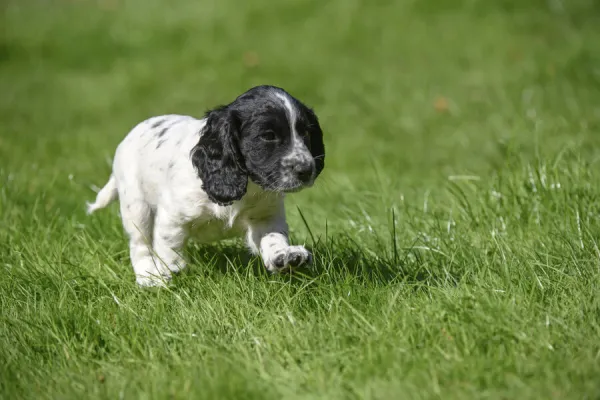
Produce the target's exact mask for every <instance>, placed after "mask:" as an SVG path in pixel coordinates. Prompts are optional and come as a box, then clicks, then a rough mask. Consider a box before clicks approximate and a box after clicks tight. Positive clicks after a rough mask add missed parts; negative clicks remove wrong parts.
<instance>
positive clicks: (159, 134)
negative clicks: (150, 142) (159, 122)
mask: <svg viewBox="0 0 600 400" xmlns="http://www.w3.org/2000/svg"><path fill="white" fill-rule="evenodd" d="M168 130H169V127H166V128H165V129H163V130H162V131H160V132H159V133H158V137H159V138H161V137H163V136H164V134H165V133H167V131H168Z"/></svg>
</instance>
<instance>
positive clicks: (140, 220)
mask: <svg viewBox="0 0 600 400" xmlns="http://www.w3.org/2000/svg"><path fill="white" fill-rule="evenodd" d="M128 194H129V193H128ZM154 214H155V213H154V211H153V210H152V208H151V207H150V205H149V204H148V203H146V202H145V201H143V200H141V199H136V198H131V197H129V196H123V197H122V198H121V218H122V220H123V227H124V228H125V231H126V232H127V235H128V236H129V256H130V259H131V264H132V266H133V272H134V273H135V277H136V281H137V283H138V285H140V286H164V285H165V283H166V281H168V280H170V279H171V273H170V271H169V270H168V269H166V268H164V267H163V266H162V265H161V264H160V263H155V260H154V258H153V257H152V236H153V235H152V233H153V232H152V230H153V229H154Z"/></svg>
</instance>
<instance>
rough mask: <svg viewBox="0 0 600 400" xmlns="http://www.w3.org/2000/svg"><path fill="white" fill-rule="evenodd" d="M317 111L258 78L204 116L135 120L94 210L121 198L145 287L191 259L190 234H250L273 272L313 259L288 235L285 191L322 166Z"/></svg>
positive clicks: (304, 183) (303, 184) (308, 182)
mask: <svg viewBox="0 0 600 400" xmlns="http://www.w3.org/2000/svg"><path fill="white" fill-rule="evenodd" d="M324 163H325V148H324V145H323V132H322V131H321V127H320V125H319V121H318V118H317V116H316V115H315V113H314V112H313V111H312V110H311V109H310V108H309V107H307V106H306V105H304V104H303V103H301V102H300V101H299V100H298V99H296V98H294V97H293V96H291V95H290V94H289V93H287V92H286V91H285V90H283V89H281V88H278V87H275V86H267V85H263V86H257V87H254V88H252V89H250V90H248V91H247V92H245V93H243V94H242V95H240V96H239V97H238V98H236V99H235V100H234V101H233V102H232V103H230V104H228V105H226V106H220V107H218V108H215V109H213V110H211V111H208V112H207V113H206V115H205V116H204V117H203V118H202V119H196V118H193V117H190V116H182V115H163V116H158V117H152V118H150V119H147V120H145V121H143V122H141V123H139V124H138V125H137V126H135V127H134V128H133V129H132V130H131V131H130V132H129V134H128V135H127V136H126V137H125V139H124V140H123V141H122V142H121V143H120V144H119V146H118V147H117V149H116V153H115V157H114V162H113V169H112V174H111V176H110V179H109V180H108V183H107V184H106V186H104V188H102V189H101V190H100V191H99V192H98V195H97V197H96V201H95V202H94V203H88V204H87V206H88V208H87V210H88V214H91V213H93V212H94V211H96V210H98V209H100V208H104V207H106V206H107V205H108V204H110V203H111V202H112V201H114V200H116V199H117V198H118V199H119V203H120V214H121V219H122V222H123V227H124V230H125V232H126V233H127V236H128V237H129V251H130V258H131V263H132V266H133V270H134V272H135V275H136V280H137V283H138V284H139V285H140V286H156V285H164V284H165V283H166V282H168V281H169V279H170V278H171V275H172V273H176V272H178V271H181V270H182V269H183V268H185V266H186V263H185V260H184V259H183V257H182V255H181V254H182V249H183V247H184V245H185V243H186V241H187V239H188V238H190V237H193V238H194V239H196V240H198V241H200V242H212V241H218V240H222V239H226V238H232V237H237V236H245V239H246V242H247V244H248V246H249V248H250V250H251V252H252V253H253V254H258V255H260V256H261V258H262V260H263V262H264V264H265V267H266V268H267V269H268V270H269V271H271V272H278V271H284V270H285V271H287V270H290V269H291V268H294V267H298V266H300V265H303V264H309V263H310V262H311V261H312V255H311V254H310V252H309V251H307V250H306V249H305V248H304V247H303V246H291V245H290V244H289V242H288V226H287V223H286V219H285V210H284V196H285V194H286V193H289V192H296V191H299V190H302V189H303V188H307V187H310V186H312V185H313V183H314V181H315V179H316V178H317V176H319V174H320V173H321V171H322V170H323V167H324V165H325V164H324Z"/></svg>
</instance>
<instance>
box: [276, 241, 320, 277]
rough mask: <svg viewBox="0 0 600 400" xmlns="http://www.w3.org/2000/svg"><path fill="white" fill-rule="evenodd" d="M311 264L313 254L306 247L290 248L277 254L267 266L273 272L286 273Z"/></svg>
mask: <svg viewBox="0 0 600 400" xmlns="http://www.w3.org/2000/svg"><path fill="white" fill-rule="evenodd" d="M311 263H312V254H310V252H309V251H308V250H306V249H305V248H304V246H289V247H286V248H285V249H282V250H278V251H277V252H275V254H274V255H273V257H272V258H271V259H270V260H269V262H267V264H266V265H267V269H268V270H269V271H271V272H284V271H290V270H292V269H294V268H297V267H300V266H302V265H308V264H311Z"/></svg>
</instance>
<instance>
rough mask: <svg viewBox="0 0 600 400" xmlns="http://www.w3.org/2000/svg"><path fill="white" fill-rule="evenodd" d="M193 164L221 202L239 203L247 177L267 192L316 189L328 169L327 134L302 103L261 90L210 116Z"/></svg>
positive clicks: (272, 90) (271, 90)
mask: <svg viewBox="0 0 600 400" xmlns="http://www.w3.org/2000/svg"><path fill="white" fill-rule="evenodd" d="M192 162H193V163H194V165H195V166H196V169H197V170H198V173H199V175H200V178H201V179H202V181H203V185H204V186H203V187H204V190H205V191H206V193H207V194H208V196H209V197H210V198H211V200H212V201H214V202H216V203H218V204H222V205H227V204H231V202H232V201H234V200H239V199H240V198H241V197H242V196H243V195H244V194H245V192H246V186H247V181H248V178H250V179H251V180H252V181H253V182H254V183H256V184H257V185H259V186H261V187H262V188H263V189H265V190H269V191H277V192H294V191H298V190H301V189H303V188H305V187H309V186H312V185H313V183H314V181H315V179H316V178H317V176H318V175H319V174H320V173H321V171H322V170H323V168H324V165H325V148H324V145H323V132H322V131H321V127H320V125H319V121H318V119H317V116H316V115H315V114H314V112H313V111H312V110H311V109H310V108H308V107H307V106H305V105H304V104H302V103H301V102H300V101H299V100H297V99H296V98H294V97H292V96H291V95H290V94H288V93H287V92H285V91H284V90H283V89H280V88H277V87H273V86H258V87H255V88H252V89H250V90H249V91H247V92H246V93H244V94H242V95H241V96H239V97H238V98H237V99H236V100H235V101H233V102H232V103H231V104H229V105H227V106H224V107H220V108H218V109H216V110H213V111H210V112H209V113H208V114H207V123H206V127H205V129H204V131H203V132H202V136H201V138H200V141H199V143H198V145H196V147H194V149H193V150H192Z"/></svg>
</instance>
